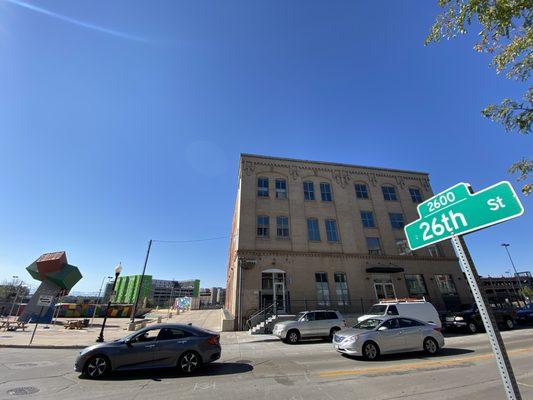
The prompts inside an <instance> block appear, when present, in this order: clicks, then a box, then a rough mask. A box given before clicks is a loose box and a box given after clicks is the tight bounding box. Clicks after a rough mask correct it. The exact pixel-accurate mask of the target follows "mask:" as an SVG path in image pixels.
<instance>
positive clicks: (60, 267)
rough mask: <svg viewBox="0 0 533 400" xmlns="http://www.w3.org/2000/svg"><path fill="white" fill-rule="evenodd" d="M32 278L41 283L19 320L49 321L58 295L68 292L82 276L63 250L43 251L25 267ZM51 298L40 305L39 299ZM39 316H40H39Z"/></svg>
mask: <svg viewBox="0 0 533 400" xmlns="http://www.w3.org/2000/svg"><path fill="white" fill-rule="evenodd" d="M26 270H27V271H28V272H29V274H30V275H31V276H32V278H33V279H37V280H38V281H41V282H42V283H41V284H40V285H39V287H38V288H37V290H36V291H35V293H34V294H33V296H32V297H31V299H30V301H29V303H28V305H27V306H26V307H25V308H24V312H23V313H22V314H21V316H20V317H19V321H25V322H28V321H31V322H37V320H39V322H40V323H50V322H51V321H52V316H53V313H54V309H55V304H56V301H57V299H58V298H59V297H60V296H65V295H67V294H68V293H69V292H70V289H72V288H73V287H74V285H75V284H76V283H78V281H79V280H80V279H81V278H82V275H81V273H80V270H79V269H78V268H77V267H75V266H73V265H70V264H69V263H68V262H67V255H66V253H65V252H64V251H59V252H55V253H45V254H43V255H42V256H40V257H39V258H38V259H37V260H35V261H34V262H33V263H32V264H31V265H30V266H28V267H27V268H26ZM43 298H51V299H52V300H51V301H50V304H49V305H47V306H43V305H42V301H41V302H40V301H39V299H43ZM39 316H40V317H39Z"/></svg>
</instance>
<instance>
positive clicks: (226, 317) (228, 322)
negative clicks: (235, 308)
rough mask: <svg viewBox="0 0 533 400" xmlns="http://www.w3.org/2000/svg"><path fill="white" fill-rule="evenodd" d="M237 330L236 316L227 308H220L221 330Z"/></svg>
mask: <svg viewBox="0 0 533 400" xmlns="http://www.w3.org/2000/svg"><path fill="white" fill-rule="evenodd" d="M234 330H235V318H234V317H233V315H231V313H230V312H229V311H228V310H226V309H225V308H221V309H220V331H221V332H232V331H234Z"/></svg>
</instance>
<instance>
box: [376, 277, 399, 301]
mask: <svg viewBox="0 0 533 400" xmlns="http://www.w3.org/2000/svg"><path fill="white" fill-rule="evenodd" d="M374 290H375V291H376V297H377V298H378V300H381V299H395V298H396V293H395V292H394V285H393V284H392V281H391V280H390V279H374Z"/></svg>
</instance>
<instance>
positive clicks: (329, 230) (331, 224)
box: [326, 219, 339, 242]
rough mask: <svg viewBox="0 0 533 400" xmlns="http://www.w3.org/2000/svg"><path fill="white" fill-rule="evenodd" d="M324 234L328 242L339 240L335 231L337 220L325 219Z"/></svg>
mask: <svg viewBox="0 0 533 400" xmlns="http://www.w3.org/2000/svg"><path fill="white" fill-rule="evenodd" d="M326 236H327V238H328V242H338V241H339V233H338V232H337V221H335V220H334V219H327V220H326Z"/></svg>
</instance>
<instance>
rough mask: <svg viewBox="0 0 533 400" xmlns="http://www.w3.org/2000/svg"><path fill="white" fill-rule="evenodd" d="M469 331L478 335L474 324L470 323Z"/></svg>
mask: <svg viewBox="0 0 533 400" xmlns="http://www.w3.org/2000/svg"><path fill="white" fill-rule="evenodd" d="M467 329H468V332H469V333H477V325H476V324H475V323H473V322H469V323H468V325H467Z"/></svg>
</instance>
